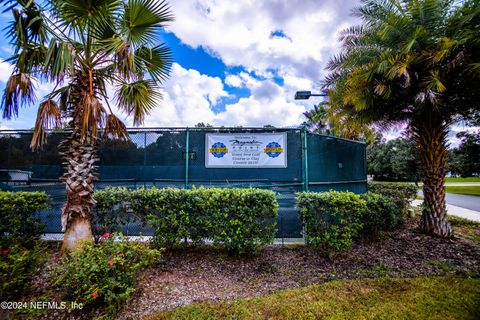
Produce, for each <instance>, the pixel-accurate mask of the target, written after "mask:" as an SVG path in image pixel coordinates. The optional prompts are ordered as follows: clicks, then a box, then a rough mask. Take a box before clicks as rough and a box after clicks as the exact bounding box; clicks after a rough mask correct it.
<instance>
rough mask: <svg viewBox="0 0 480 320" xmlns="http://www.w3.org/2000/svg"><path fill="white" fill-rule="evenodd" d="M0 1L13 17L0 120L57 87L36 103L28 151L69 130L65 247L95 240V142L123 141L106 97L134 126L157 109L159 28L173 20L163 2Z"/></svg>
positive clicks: (163, 66) (162, 57)
mask: <svg viewBox="0 0 480 320" xmlns="http://www.w3.org/2000/svg"><path fill="white" fill-rule="evenodd" d="M0 2H1V3H3V5H4V6H9V9H11V10H12V12H13V21H12V22H11V24H10V26H9V27H8V30H7V36H8V37H9V39H10V41H11V43H12V45H13V46H14V48H15V49H14V55H13V56H12V57H11V58H10V59H9V61H10V62H11V63H13V64H14V70H13V73H12V75H11V76H10V78H9V80H8V82H7V85H6V88H5V92H4V95H3V100H2V107H3V117H4V118H7V119H10V118H12V117H14V116H18V112H19V109H20V107H21V106H23V105H27V104H32V103H34V102H35V101H36V97H35V89H34V84H35V81H37V79H38V80H40V81H48V82H50V83H53V84H54V89H53V90H52V92H50V93H49V94H48V95H47V96H46V97H44V98H42V100H41V102H40V104H39V108H38V114H37V120H36V123H35V129H34V133H33V137H32V142H31V146H32V148H33V149H36V148H39V147H41V146H42V145H43V144H44V143H45V142H46V137H47V131H48V129H50V128H53V127H58V126H63V127H67V128H68V129H70V134H69V136H68V137H67V138H66V139H65V140H64V141H62V143H61V145H60V151H61V155H62V156H63V158H64V160H65V162H64V164H65V173H64V174H63V176H62V177H61V179H62V180H63V181H65V184H66V194H67V201H66V203H65V206H64V207H63V210H62V229H63V230H64V231H65V235H64V242H63V246H64V248H66V249H69V250H71V249H74V248H76V247H78V246H79V245H81V241H80V240H84V241H88V240H91V239H92V225H91V218H92V208H93V205H94V204H95V201H94V199H93V187H94V185H93V182H94V180H95V179H96V178H97V173H96V166H95V163H96V162H97V161H98V158H97V156H96V151H97V146H98V143H97V142H98V138H100V137H102V136H103V137H110V138H118V139H128V133H127V130H126V126H125V124H124V123H123V122H122V121H121V120H120V119H119V118H118V117H117V116H116V115H115V114H114V112H113V109H112V107H111V106H110V103H109V98H113V100H114V101H115V103H116V106H117V108H118V109H119V110H120V111H123V112H125V113H126V114H127V115H131V116H133V123H134V125H139V124H141V123H142V122H143V120H144V118H145V116H146V115H148V114H149V113H150V112H151V110H152V109H153V108H154V107H155V106H156V104H157V101H158V99H159V98H160V97H161V96H160V92H159V85H160V84H161V82H162V81H163V80H165V79H166V78H167V76H168V72H169V69H170V65H171V62H172V58H171V53H170V50H169V49H168V47H167V46H166V45H164V44H159V30H160V29H161V28H162V27H163V26H164V24H165V23H167V22H169V21H172V20H173V17H172V14H171V13H170V9H169V6H168V4H167V3H166V2H165V1H163V0H161V1H150V0H46V1H45V2H42V4H44V6H42V5H40V4H39V3H37V2H35V1H33V0H17V1H13V0H7V1H1V0H0ZM107 85H111V88H113V90H114V92H115V94H114V96H113V97H109V96H108V91H109V87H107Z"/></svg>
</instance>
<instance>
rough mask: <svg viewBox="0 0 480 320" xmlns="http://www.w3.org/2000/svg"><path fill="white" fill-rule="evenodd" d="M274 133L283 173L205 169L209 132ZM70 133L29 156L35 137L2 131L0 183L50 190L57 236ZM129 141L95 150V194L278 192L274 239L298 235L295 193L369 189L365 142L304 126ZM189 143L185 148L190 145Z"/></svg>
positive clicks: (182, 131)
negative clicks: (281, 144)
mask: <svg viewBox="0 0 480 320" xmlns="http://www.w3.org/2000/svg"><path fill="white" fill-rule="evenodd" d="M250 132H253V133H277V132H285V133H286V135H287V146H286V149H287V150H288V152H287V167H286V168H207V167H206V166H205V156H206V155H205V150H206V147H205V143H206V142H205V139H206V134H207V133H250ZM66 134H68V133H67V132H64V131H55V132H50V133H49V135H48V140H47V141H48V142H47V144H46V145H45V146H44V148H43V149H42V150H41V151H37V152H32V151H31V150H30V147H29V145H30V141H31V137H32V132H31V131H28V130H16V131H12V130H3V131H0V154H1V158H0V186H1V187H2V188H3V189H13V190H24V191H34V190H41V191H45V192H47V193H48V194H49V195H50V197H51V199H52V208H51V209H50V210H48V211H45V212H39V213H38V214H39V216H40V217H41V219H42V220H43V221H44V222H45V223H46V232H47V233H55V234H56V233H60V232H61V227H60V215H61V208H62V206H63V203H64V201H65V198H66V196H65V187H64V185H63V184H62V183H61V182H60V181H59V180H58V178H59V177H60V176H61V175H62V173H63V167H62V162H63V160H62V159H61V157H60V156H59V154H58V149H57V147H58V144H59V143H60V141H62V140H63V139H64V138H65V136H66ZM129 134H130V138H131V140H130V141H128V142H119V141H108V140H105V141H103V142H102V143H101V144H100V146H99V152H98V154H99V158H100V161H99V163H98V165H99V168H98V172H99V180H98V181H97V182H96V183H95V187H96V188H97V189H102V188H105V187H107V186H123V187H127V188H139V187H152V186H155V187H158V188H164V187H174V188H192V187H206V188H209V187H219V188H250V187H253V188H267V189H270V190H273V191H274V192H275V193H276V194H277V199H278V202H279V206H280V207H279V215H278V221H277V228H278V230H277V237H279V238H282V239H283V238H301V237H302V235H301V229H302V227H301V221H300V217H299V214H298V212H297V210H296V208H295V192H300V191H327V190H331V189H333V190H350V191H353V192H356V193H362V192H365V191H366V188H367V187H366V159H365V156H366V154H365V152H366V151H365V144H364V143H362V142H358V141H352V140H347V139H340V138H336V137H332V136H326V135H318V134H312V133H309V132H307V131H306V130H305V129H303V128H281V129H279V128H145V129H131V130H129ZM187 141H188V144H187ZM123 232H124V234H128V235H152V230H151V229H150V228H149V227H148V226H142V225H140V224H138V223H132V224H129V225H126V226H124V227H123Z"/></svg>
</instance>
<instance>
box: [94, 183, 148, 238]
mask: <svg viewBox="0 0 480 320" xmlns="http://www.w3.org/2000/svg"><path fill="white" fill-rule="evenodd" d="M94 199H95V201H96V205H95V207H94V210H93V221H92V226H93V233H94V235H95V240H97V241H98V239H99V237H100V236H101V235H102V234H104V233H105V232H109V233H112V232H120V231H121V230H120V228H121V227H122V226H123V225H126V224H128V223H132V222H140V223H143V224H145V223H146V217H145V216H143V215H141V214H137V213H136V212H134V211H133V210H132V209H131V207H130V191H129V190H128V189H127V188H113V187H108V188H106V189H103V190H96V191H95V193H94Z"/></svg>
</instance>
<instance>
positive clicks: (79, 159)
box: [61, 129, 98, 251]
mask: <svg viewBox="0 0 480 320" xmlns="http://www.w3.org/2000/svg"><path fill="white" fill-rule="evenodd" d="M62 146H63V147H64V148H65V151H63V152H61V155H62V156H63V158H64V160H65V161H66V162H64V164H65V173H64V174H63V176H62V180H63V181H65V184H66V190H67V202H66V203H65V206H64V207H63V210H62V231H64V232H65V234H64V238H63V246H62V247H63V249H66V250H70V251H71V250H73V249H75V248H79V247H81V243H82V241H92V240H93V234H92V225H91V215H92V208H93V205H94V204H95V200H94V199H93V181H94V180H95V179H96V168H97V167H96V166H95V165H94V164H95V162H96V161H97V160H98V159H97V157H96V144H95V138H91V139H86V140H85V139H83V140H82V139H81V137H80V132H79V131H78V130H75V129H74V131H73V133H72V134H71V136H70V137H69V138H67V139H66V140H65V141H63V142H62Z"/></svg>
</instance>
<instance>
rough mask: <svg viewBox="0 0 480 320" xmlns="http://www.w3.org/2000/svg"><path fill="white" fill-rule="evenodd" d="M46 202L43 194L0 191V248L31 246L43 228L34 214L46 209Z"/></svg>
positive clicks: (46, 199)
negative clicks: (15, 244)
mask: <svg viewBox="0 0 480 320" xmlns="http://www.w3.org/2000/svg"><path fill="white" fill-rule="evenodd" d="M48 201H49V198H48V196H47V194H46V193H45V192H11V191H0V246H1V247H2V248H5V247H9V246H10V245H11V244H12V243H21V244H22V245H26V246H32V245H33V242H34V240H36V239H38V238H40V236H41V235H42V234H43V228H44V225H43V224H42V223H41V222H40V220H39V219H38V218H37V217H36V216H35V212H37V211H39V210H45V209H47V208H48Z"/></svg>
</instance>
